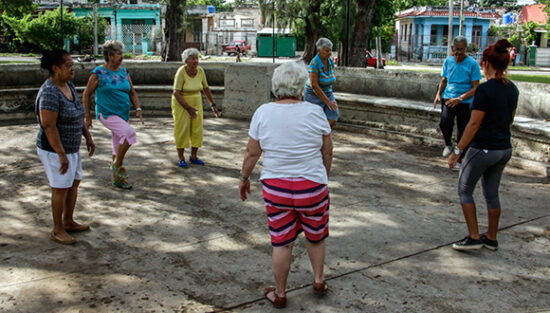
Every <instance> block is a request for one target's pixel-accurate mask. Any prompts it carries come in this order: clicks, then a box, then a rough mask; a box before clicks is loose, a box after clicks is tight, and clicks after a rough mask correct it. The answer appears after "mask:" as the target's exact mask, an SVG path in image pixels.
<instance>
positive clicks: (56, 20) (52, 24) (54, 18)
mask: <svg viewBox="0 0 550 313" xmlns="http://www.w3.org/2000/svg"><path fill="white" fill-rule="evenodd" d="M63 11H64V12H63V27H62V26H61V23H60V21H61V17H60V15H61V10H60V8H57V9H56V10H52V11H46V12H44V13H41V14H39V16H38V18H35V19H33V18H32V16H31V14H27V15H25V16H24V17H22V18H21V19H19V18H16V17H10V16H4V21H6V23H8V24H9V25H10V27H11V28H12V29H13V30H14V31H15V34H16V36H17V40H19V41H21V42H24V41H26V42H30V43H34V44H37V45H40V46H41V47H42V48H44V49H57V48H62V47H63V43H62V40H61V34H63V36H64V37H65V38H70V37H73V36H74V35H75V34H76V30H77V23H78V21H77V18H76V17H75V15H74V13H69V12H67V10H66V9H63Z"/></svg>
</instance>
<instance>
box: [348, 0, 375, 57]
mask: <svg viewBox="0 0 550 313" xmlns="http://www.w3.org/2000/svg"><path fill="white" fill-rule="evenodd" d="M355 7H356V11H355V12H356V13H355V24H354V25H353V33H352V34H351V49H350V59H349V65H350V66H353V67H365V65H366V58H365V49H367V48H368V45H369V39H370V33H371V30H372V18H373V16H374V11H375V8H376V0H355Z"/></svg>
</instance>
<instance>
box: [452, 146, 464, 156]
mask: <svg viewBox="0 0 550 313" xmlns="http://www.w3.org/2000/svg"><path fill="white" fill-rule="evenodd" d="M462 151H463V150H460V149H459V148H458V146H455V148H454V150H453V153H454V154H456V155H461V154H462Z"/></svg>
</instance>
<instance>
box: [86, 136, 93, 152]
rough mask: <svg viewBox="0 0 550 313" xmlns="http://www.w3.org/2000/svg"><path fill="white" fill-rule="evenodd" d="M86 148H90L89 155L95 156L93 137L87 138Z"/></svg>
mask: <svg viewBox="0 0 550 313" xmlns="http://www.w3.org/2000/svg"><path fill="white" fill-rule="evenodd" d="M86 148H87V149H88V155H89V156H93V155H94V152H95V143H94V141H93V139H92V138H89V139H86Z"/></svg>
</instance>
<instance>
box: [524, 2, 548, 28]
mask: <svg viewBox="0 0 550 313" xmlns="http://www.w3.org/2000/svg"><path fill="white" fill-rule="evenodd" d="M545 7H546V6H545V5H544V4H533V5H526V6H524V7H523V8H521V12H520V13H519V17H518V23H519V24H525V23H527V22H531V21H532V22H535V23H537V24H540V25H546V23H547V22H548V14H546V12H544V8H545Z"/></svg>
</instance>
